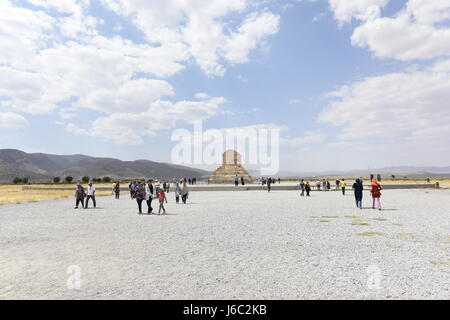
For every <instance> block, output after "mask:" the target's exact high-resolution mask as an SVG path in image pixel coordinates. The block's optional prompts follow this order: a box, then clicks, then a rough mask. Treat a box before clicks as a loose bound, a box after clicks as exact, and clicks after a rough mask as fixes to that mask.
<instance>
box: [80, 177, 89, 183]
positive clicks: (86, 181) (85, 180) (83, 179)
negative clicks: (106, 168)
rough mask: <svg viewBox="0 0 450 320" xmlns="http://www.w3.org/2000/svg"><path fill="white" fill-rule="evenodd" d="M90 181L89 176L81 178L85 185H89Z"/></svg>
mask: <svg viewBox="0 0 450 320" xmlns="http://www.w3.org/2000/svg"><path fill="white" fill-rule="evenodd" d="M89 180H90V178H89V177H88V176H84V177H83V178H81V181H83V182H84V183H88V182H89Z"/></svg>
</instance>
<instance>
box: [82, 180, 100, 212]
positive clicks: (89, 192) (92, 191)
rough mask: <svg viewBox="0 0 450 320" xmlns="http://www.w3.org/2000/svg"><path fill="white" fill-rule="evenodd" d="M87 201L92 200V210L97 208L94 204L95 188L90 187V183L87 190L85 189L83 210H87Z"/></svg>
mask: <svg viewBox="0 0 450 320" xmlns="http://www.w3.org/2000/svg"><path fill="white" fill-rule="evenodd" d="M89 199H92V202H93V204H94V209H95V208H96V207H97V203H96V202H95V187H94V186H93V185H92V182H91V183H89V185H88V188H87V198H86V205H85V206H84V208H85V209H87V208H88V205H89Z"/></svg>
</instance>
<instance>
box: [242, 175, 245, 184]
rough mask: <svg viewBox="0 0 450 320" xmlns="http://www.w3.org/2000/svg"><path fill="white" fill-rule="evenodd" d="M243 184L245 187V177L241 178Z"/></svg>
mask: <svg viewBox="0 0 450 320" xmlns="http://www.w3.org/2000/svg"><path fill="white" fill-rule="evenodd" d="M241 184H242V185H243V186H245V181H244V177H241Z"/></svg>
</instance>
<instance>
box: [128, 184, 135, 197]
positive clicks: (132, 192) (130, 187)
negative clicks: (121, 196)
mask: <svg viewBox="0 0 450 320" xmlns="http://www.w3.org/2000/svg"><path fill="white" fill-rule="evenodd" d="M128 190H129V191H130V197H131V199H133V195H134V184H133V182H130V184H129V185H128Z"/></svg>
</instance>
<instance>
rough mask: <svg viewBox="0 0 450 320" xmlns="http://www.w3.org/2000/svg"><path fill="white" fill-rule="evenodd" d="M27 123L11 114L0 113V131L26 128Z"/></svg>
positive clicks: (19, 116) (16, 115)
mask: <svg viewBox="0 0 450 320" xmlns="http://www.w3.org/2000/svg"><path fill="white" fill-rule="evenodd" d="M27 125H28V121H27V120H26V119H25V118H24V117H22V116H21V115H18V114H17V113H13V112H0V129H20V128H23V127H26V126H27Z"/></svg>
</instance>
